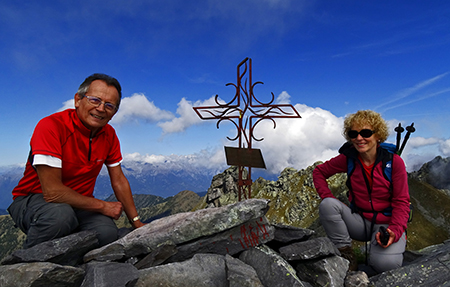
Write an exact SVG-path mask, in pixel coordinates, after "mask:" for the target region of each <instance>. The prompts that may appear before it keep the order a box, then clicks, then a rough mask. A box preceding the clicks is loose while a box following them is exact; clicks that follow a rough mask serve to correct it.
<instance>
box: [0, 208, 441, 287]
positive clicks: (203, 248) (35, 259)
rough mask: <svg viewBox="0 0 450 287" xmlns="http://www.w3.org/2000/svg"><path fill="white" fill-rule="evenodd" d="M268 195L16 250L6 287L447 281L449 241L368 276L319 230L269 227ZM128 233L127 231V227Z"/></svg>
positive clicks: (3, 277)
mask: <svg viewBox="0 0 450 287" xmlns="http://www.w3.org/2000/svg"><path fill="white" fill-rule="evenodd" d="M268 208H269V201H268V200H264V199H248V200H245V201H241V202H238V203H234V204H230V205H226V206H222V207H214V208H207V209H202V210H198V211H194V212H184V213H178V214H174V215H171V216H168V217H164V218H161V219H158V220H155V221H152V222H151V223H149V224H147V225H145V226H144V227H142V228H139V229H136V230H134V231H131V232H129V233H126V232H125V233H126V234H125V235H124V236H123V237H121V238H120V239H118V240H117V241H115V242H113V243H110V244H108V245H106V246H103V247H100V248H98V245H97V244H98V243H97V240H96V237H95V234H93V233H92V232H90V231H83V232H79V233H75V234H72V235H69V236H67V237H64V238H59V239H55V240H52V241H48V242H44V243H41V244H39V245H36V246H34V247H32V248H29V249H26V250H16V251H15V252H13V253H12V254H10V255H9V256H7V257H5V258H4V259H3V260H2V262H1V266H0V286H105V287H106V286H108V287H111V286H186V287H187V286H189V287H191V286H208V287H210V286H236V287H237V286H239V287H242V286H268V287H270V286H419V285H423V284H426V285H427V286H431V284H433V285H434V286H445V284H450V274H449V273H448V268H449V267H450V255H449V254H450V242H445V243H443V244H440V245H437V246H432V247H429V248H427V249H426V250H422V251H420V252H414V253H410V254H409V258H410V260H409V261H408V262H407V263H408V264H407V265H406V266H404V267H402V268H399V269H397V270H392V271H389V272H385V273H382V274H379V275H377V276H373V277H371V278H368V277H367V275H366V273H364V272H362V271H359V272H350V273H349V272H348V261H347V260H346V259H344V258H343V257H341V256H340V253H339V251H338V250H337V249H336V248H335V247H334V245H333V244H332V243H331V242H330V240H329V239H328V238H326V237H314V236H313V235H314V231H313V230H310V229H303V228H299V227H292V226H285V225H277V224H270V223H269V222H268V220H267V218H266V213H267V211H268ZM122 231H124V230H122Z"/></svg>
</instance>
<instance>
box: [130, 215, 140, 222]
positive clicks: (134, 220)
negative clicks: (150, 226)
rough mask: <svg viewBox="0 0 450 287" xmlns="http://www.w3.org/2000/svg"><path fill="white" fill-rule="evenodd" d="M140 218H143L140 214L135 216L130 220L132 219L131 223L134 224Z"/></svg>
mask: <svg viewBox="0 0 450 287" xmlns="http://www.w3.org/2000/svg"><path fill="white" fill-rule="evenodd" d="M139 219H141V218H140V217H139V215H138V216H136V217H133V219H130V220H129V221H130V223H131V224H133V223H135V222H136V221H138V220H139Z"/></svg>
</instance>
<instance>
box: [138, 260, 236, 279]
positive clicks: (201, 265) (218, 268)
mask: <svg viewBox="0 0 450 287" xmlns="http://www.w3.org/2000/svg"><path fill="white" fill-rule="evenodd" d="M225 266H226V263H225V257H224V256H223V255H217V254H196V255H195V256H194V257H193V258H192V259H189V260H186V261H183V262H176V263H169V264H165V265H161V266H156V267H151V268H147V269H143V270H140V271H139V279H138V280H137V282H136V285H135V287H144V286H177V287H192V286H196V287H210V286H216V287H228V286H229V284H228V281H227V273H226V270H225Z"/></svg>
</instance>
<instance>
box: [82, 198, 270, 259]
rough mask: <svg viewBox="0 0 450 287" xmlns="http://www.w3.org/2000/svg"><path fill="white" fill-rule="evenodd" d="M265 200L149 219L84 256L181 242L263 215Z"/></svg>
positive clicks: (123, 254) (126, 253) (121, 254)
mask: <svg viewBox="0 0 450 287" xmlns="http://www.w3.org/2000/svg"><path fill="white" fill-rule="evenodd" d="M267 204H268V201H267V200H262V199H249V200H246V201H245V202H244V201H241V202H238V203H236V204H232V205H227V206H224V207H218V208H211V209H202V210H199V211H195V212H185V213H178V214H174V215H172V216H169V217H164V218H162V219H158V220H155V221H152V222H151V224H147V225H144V226H143V227H141V228H139V229H136V230H134V231H133V232H130V233H129V234H127V235H125V236H124V237H122V238H120V239H118V240H117V241H115V242H113V243H110V244H108V245H106V246H104V247H101V248H99V249H95V250H92V251H91V252H89V253H88V254H86V256H85V258H84V260H85V261H86V262H88V261H90V260H99V261H108V260H121V259H124V258H127V257H131V256H138V255H141V254H147V253H150V252H151V251H152V250H154V249H155V248H157V247H158V246H159V245H161V244H175V245H178V244H182V243H186V242H189V241H191V240H195V239H197V238H199V237H204V236H210V235H213V234H215V233H218V232H221V231H224V230H227V229H230V228H233V227H236V226H239V225H241V224H243V223H245V222H247V221H249V220H254V219H257V218H260V217H263V216H264V215H265V213H266V212H267V209H268V205H267Z"/></svg>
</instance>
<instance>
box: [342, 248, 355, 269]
mask: <svg viewBox="0 0 450 287" xmlns="http://www.w3.org/2000/svg"><path fill="white" fill-rule="evenodd" d="M338 250H339V252H341V256H342V257H343V258H345V259H347V260H348V261H350V264H349V266H348V270H349V271H358V261H357V260H356V255H355V253H354V252H353V249H352V247H351V246H344V247H341V248H338Z"/></svg>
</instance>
